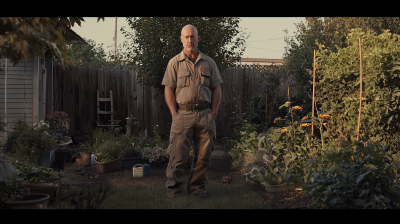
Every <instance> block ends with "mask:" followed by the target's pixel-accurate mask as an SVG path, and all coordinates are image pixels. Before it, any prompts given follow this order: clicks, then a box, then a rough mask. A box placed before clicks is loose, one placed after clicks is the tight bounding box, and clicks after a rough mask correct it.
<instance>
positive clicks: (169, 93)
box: [164, 86, 178, 115]
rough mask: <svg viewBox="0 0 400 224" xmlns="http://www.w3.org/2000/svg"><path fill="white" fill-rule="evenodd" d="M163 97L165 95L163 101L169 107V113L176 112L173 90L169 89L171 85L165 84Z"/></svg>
mask: <svg viewBox="0 0 400 224" xmlns="http://www.w3.org/2000/svg"><path fill="white" fill-rule="evenodd" d="M164 97H165V102H166V103H167V106H168V108H169V111H170V112H171V115H174V114H176V113H178V112H177V111H176V99H175V94H174V90H173V89H171V87H169V86H165V89H164Z"/></svg>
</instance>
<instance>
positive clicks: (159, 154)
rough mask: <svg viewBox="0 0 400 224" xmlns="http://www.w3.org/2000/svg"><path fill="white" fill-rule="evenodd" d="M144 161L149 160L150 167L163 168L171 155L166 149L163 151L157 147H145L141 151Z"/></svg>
mask: <svg viewBox="0 0 400 224" xmlns="http://www.w3.org/2000/svg"><path fill="white" fill-rule="evenodd" d="M141 154H142V156H143V159H145V160H148V161H149V163H150V165H153V167H154V165H156V166H157V168H161V164H162V162H163V161H165V160H167V159H169V154H168V153H167V150H166V149H163V148H161V147H159V146H158V145H156V146H155V147H144V148H143V149H142V151H141Z"/></svg>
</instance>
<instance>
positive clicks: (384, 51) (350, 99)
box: [317, 29, 400, 150]
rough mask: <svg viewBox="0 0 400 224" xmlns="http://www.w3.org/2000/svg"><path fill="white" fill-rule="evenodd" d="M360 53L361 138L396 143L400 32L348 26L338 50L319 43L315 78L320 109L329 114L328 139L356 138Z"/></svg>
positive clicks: (398, 108)
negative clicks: (361, 89)
mask: <svg viewBox="0 0 400 224" xmlns="http://www.w3.org/2000/svg"><path fill="white" fill-rule="evenodd" d="M359 37H361V40H362V54H363V76H364V77H363V91H364V92H365V93H363V96H362V108H361V110H362V114H361V123H360V137H361V138H367V139H370V140H371V141H374V142H378V141H379V142H382V143H385V144H390V147H391V150H397V149H396V145H398V144H399V142H400V141H399V140H400V139H399V130H400V126H399V122H398V114H399V113H400V107H399V100H400V89H399V86H400V77H399V75H400V73H399V71H400V70H399V63H398V61H399V59H400V50H399V49H400V41H399V38H400V35H397V34H391V33H390V32H389V31H388V30H386V31H384V32H383V33H382V34H380V35H377V34H376V33H373V32H371V31H368V32H367V33H364V32H363V31H362V30H361V29H352V30H351V32H350V33H349V34H348V36H347V39H346V41H347V46H348V47H346V48H338V49H337V53H335V52H332V51H331V50H330V49H326V48H325V47H324V46H323V45H322V44H318V45H319V51H318V53H317V56H318V57H317V72H318V74H319V76H320V82H319V86H320V89H321V94H319V97H318V98H317V101H318V102H323V103H322V108H321V110H322V111H323V113H327V114H330V115H332V116H333V118H332V119H331V121H330V122H328V123H327V134H328V135H332V138H340V139H345V140H347V141H354V140H355V139H356V136H357V125H358V113H359V106H360V102H359V100H360V53H359Z"/></svg>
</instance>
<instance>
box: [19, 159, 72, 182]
mask: <svg viewBox="0 0 400 224" xmlns="http://www.w3.org/2000/svg"><path fill="white" fill-rule="evenodd" d="M14 164H15V166H16V167H17V168H18V170H19V171H20V174H19V176H18V178H20V179H22V180H27V181H29V182H46V181H60V180H65V179H64V178H63V176H62V174H61V173H59V172H55V171H53V169H52V168H47V167H42V166H39V167H35V166H33V165H31V164H25V163H21V162H18V163H14Z"/></svg>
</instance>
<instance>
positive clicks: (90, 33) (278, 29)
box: [72, 17, 305, 59]
mask: <svg viewBox="0 0 400 224" xmlns="http://www.w3.org/2000/svg"><path fill="white" fill-rule="evenodd" d="M240 19H241V21H240V23H239V26H240V27H242V28H243V29H245V31H246V32H247V33H249V34H250V36H249V38H248V39H247V40H246V42H247V47H246V50H245V52H244V54H243V56H242V57H243V58H266V59H281V58H283V53H284V48H285V46H286V43H285V41H284V37H285V32H284V30H285V29H287V30H288V34H287V35H289V36H293V35H294V32H295V31H296V26H295V24H297V23H299V22H301V21H303V22H304V21H305V18H304V17H244V18H240ZM84 20H85V22H83V23H82V24H81V27H79V26H78V25H75V26H74V27H73V28H72V30H74V31H75V32H76V33H77V34H78V35H80V36H81V37H83V38H85V39H92V40H94V41H95V42H96V44H100V43H103V48H104V49H105V51H106V52H108V51H109V50H113V49H114V48H108V47H109V46H113V44H114V40H113V38H114V33H115V17H106V18H105V20H104V21H103V20H100V21H99V22H97V17H84ZM122 26H125V28H128V27H129V26H128V23H127V21H126V18H125V17H118V18H117V45H119V44H122V42H124V41H125V40H126V38H125V37H124V35H123V34H122V32H121V31H120V28H121V27H122ZM128 30H129V29H128ZM199 35H201V34H199Z"/></svg>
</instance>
